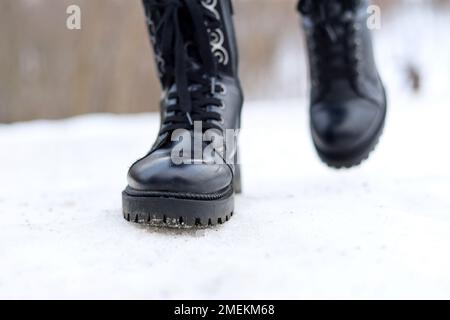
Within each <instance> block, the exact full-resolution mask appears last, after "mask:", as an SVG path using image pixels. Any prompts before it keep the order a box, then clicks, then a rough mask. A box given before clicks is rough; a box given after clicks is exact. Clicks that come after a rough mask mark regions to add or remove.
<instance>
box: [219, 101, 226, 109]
mask: <svg viewBox="0 0 450 320" xmlns="http://www.w3.org/2000/svg"><path fill="white" fill-rule="evenodd" d="M218 108H219V109H225V102H223V101H220V106H218Z"/></svg>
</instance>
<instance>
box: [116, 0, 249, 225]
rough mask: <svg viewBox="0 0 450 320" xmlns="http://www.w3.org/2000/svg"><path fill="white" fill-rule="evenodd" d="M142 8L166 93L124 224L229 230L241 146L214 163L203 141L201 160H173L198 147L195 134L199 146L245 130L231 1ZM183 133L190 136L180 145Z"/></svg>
mask: <svg viewBox="0 0 450 320" xmlns="http://www.w3.org/2000/svg"><path fill="white" fill-rule="evenodd" d="M143 2H144V7H145V10H146V15H147V22H148V26H149V30H150V36H151V40H152V44H153V47H154V52H155V56H156V60H157V65H158V69H159V73H160V79H161V84H162V88H163V95H162V99H161V127H160V131H159V134H158V137H157V139H156V142H155V144H154V145H153V148H152V149H151V151H150V152H149V153H148V154H147V155H146V156H145V157H143V158H142V159H140V160H138V161H137V162H136V163H134V164H133V165H132V167H131V168H130V170H129V173H128V186H127V188H126V189H125V191H124V192H123V213H124V217H125V218H126V219H127V220H128V221H133V222H139V223H150V224H164V225H175V226H180V225H184V226H194V225H215V224H218V223H219V224H221V223H224V222H225V221H228V219H229V218H230V217H231V216H232V215H233V211H234V194H235V193H237V192H240V172H239V166H238V164H237V163H236V161H235V160H236V158H237V156H236V155H237V147H236V144H230V145H228V143H227V144H226V146H224V147H223V148H222V153H220V152H216V153H215V154H214V156H213V155H212V153H209V152H202V151H205V147H207V146H208V143H207V142H202V141H200V153H198V152H196V151H195V150H194V151H191V150H189V152H188V153H189V154H188V157H190V160H188V161H187V162H183V163H181V164H180V163H179V162H177V161H178V160H177V161H174V158H173V156H174V154H175V155H178V154H179V150H178V148H179V145H180V143H181V142H183V141H184V142H186V141H188V140H189V141H191V143H189V144H190V145H191V146H192V148H193V149H194V145H195V144H197V145H198V142H195V139H194V127H199V126H201V128H202V129H201V131H200V132H199V133H198V132H196V133H195V134H196V135H197V138H200V139H201V138H202V134H205V133H206V132H207V131H210V132H212V133H210V135H213V136H214V135H215V138H217V137H220V135H221V134H223V132H224V131H225V130H230V129H231V130H238V129H239V127H240V114H241V108H242V103H243V96H242V90H241V86H240V83H239V79H238V75H237V68H238V53H237V46H236V41H235V34H234V27H233V22H232V13H233V12H232V4H231V1H229V0H144V1H143ZM183 130H184V131H183ZM180 131H182V132H188V133H190V134H191V135H190V136H189V137H188V138H186V136H184V135H182V136H181V137H182V139H180V136H179V135H178V133H177V132H180ZM233 132H235V131H233ZM174 137H175V139H174ZM222 137H223V138H224V136H222ZM191 139H192V140H191ZM180 141H181V142H180ZM227 142H228V141H227ZM217 149H221V148H220V147H218V148H217ZM185 153H187V152H183V156H186V154H185ZM218 155H220V156H219V158H220V160H223V161H222V162H221V161H217V156H218Z"/></svg>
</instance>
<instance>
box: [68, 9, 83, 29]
mask: <svg viewBox="0 0 450 320" xmlns="http://www.w3.org/2000/svg"><path fill="white" fill-rule="evenodd" d="M66 14H67V15H68V16H67V19H66V27H67V29H69V30H81V8H80V6H77V5H75V4H73V5H70V6H68V7H67V9H66Z"/></svg>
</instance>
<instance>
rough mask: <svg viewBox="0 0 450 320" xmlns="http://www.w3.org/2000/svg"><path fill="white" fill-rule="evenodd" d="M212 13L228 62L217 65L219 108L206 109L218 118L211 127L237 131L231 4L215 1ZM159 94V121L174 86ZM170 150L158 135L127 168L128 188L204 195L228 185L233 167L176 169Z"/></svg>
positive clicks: (232, 152) (238, 106) (166, 140)
mask: <svg viewBox="0 0 450 320" xmlns="http://www.w3.org/2000/svg"><path fill="white" fill-rule="evenodd" d="M196 1H200V0H196ZM216 10H217V11H218V12H219V13H220V17H221V19H223V24H222V25H223V29H222V30H221V31H222V32H223V33H224V35H225V41H224V44H223V46H224V48H225V50H226V52H227V54H228V55H229V59H230V60H229V63H227V64H226V65H220V68H219V77H218V78H217V82H218V83H220V84H221V85H222V86H223V88H224V89H225V91H224V92H218V93H215V96H216V97H218V98H219V99H220V100H221V101H222V106H221V107H216V106H210V107H208V108H210V109H213V110H214V111H216V112H218V113H219V114H220V115H221V118H222V121H215V124H216V125H218V126H219V127H221V128H222V129H223V130H226V129H239V128H240V115H241V108H242V103H243V95H242V89H241V85H240V82H239V79H238V76H237V69H238V56H237V48H236V42H235V35H234V29H233V22H232V7H231V2H230V1H228V0H225V1H218V3H217V7H216ZM156 45H157V44H156ZM155 50H157V48H155ZM163 90H164V92H163V96H162V99H161V104H160V107H161V118H162V119H164V118H165V117H167V115H168V113H167V107H168V106H169V105H170V104H171V103H173V101H170V99H169V98H168V96H169V94H170V93H171V92H172V91H173V90H176V86H175V85H172V86H171V87H170V88H163ZM161 123H163V121H162V122H161ZM161 129H163V125H161ZM174 147H175V142H171V134H169V133H165V134H158V137H157V139H156V142H155V143H154V145H153V147H152V149H151V151H150V152H149V153H148V154H147V155H146V156H145V157H143V158H142V159H139V160H138V161H137V162H135V163H134V164H133V165H132V167H131V168H130V170H129V173H128V185H129V187H130V188H132V189H133V190H137V191H159V192H176V193H177V192H178V193H198V194H208V193H215V192H218V191H221V190H223V189H225V188H228V187H230V186H231V185H232V183H233V176H234V170H235V166H234V165H233V164H227V163H223V164H208V163H202V164H198V163H196V164H181V165H177V164H174V162H173V160H172V158H171V153H172V150H173V148H174ZM236 152H237V149H236V148H235V149H234V150H228V152H227V154H228V155H229V156H230V158H232V157H234V156H235V154H236ZM204 160H205V159H204ZM206 160H209V159H206ZM224 160H230V159H224ZM194 161H196V162H201V161H200V160H199V159H194Z"/></svg>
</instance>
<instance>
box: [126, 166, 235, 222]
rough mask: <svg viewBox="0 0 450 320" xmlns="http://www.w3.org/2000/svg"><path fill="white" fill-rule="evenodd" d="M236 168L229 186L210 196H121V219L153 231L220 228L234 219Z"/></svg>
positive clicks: (129, 191)
mask: <svg viewBox="0 0 450 320" xmlns="http://www.w3.org/2000/svg"><path fill="white" fill-rule="evenodd" d="M240 171H241V170H240V165H237V166H236V171H235V176H234V179H233V185H231V186H229V187H228V188H226V189H225V190H222V191H221V192H216V193H211V194H193V193H174V192H139V191H136V190H132V189H130V188H129V187H127V188H126V189H125V191H123V193H122V207H123V217H124V218H125V220H127V221H129V222H134V223H139V224H147V225H150V226H157V227H174V228H192V227H198V228H202V227H209V226H216V225H220V224H223V223H225V222H227V221H229V220H230V219H231V217H232V216H233V215H234V195H235V194H237V193H241V191H242V185H241V173H240Z"/></svg>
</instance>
